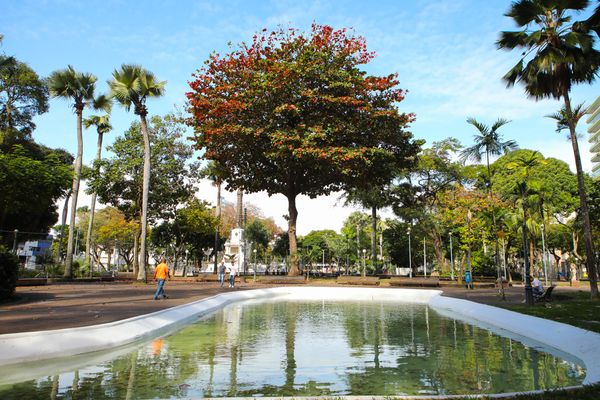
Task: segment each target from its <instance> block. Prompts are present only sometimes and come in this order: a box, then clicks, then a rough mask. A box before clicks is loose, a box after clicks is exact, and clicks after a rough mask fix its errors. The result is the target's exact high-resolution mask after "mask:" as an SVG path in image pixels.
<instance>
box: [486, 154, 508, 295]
mask: <svg viewBox="0 0 600 400" xmlns="http://www.w3.org/2000/svg"><path fill="white" fill-rule="evenodd" d="M485 159H486V162H487V171H488V182H489V190H488V199H490V200H491V199H492V197H493V192H492V170H491V168H490V152H489V151H486V152H485ZM492 229H493V230H494V244H495V247H494V251H495V253H494V262H495V263H496V275H497V276H496V279H497V282H498V288H499V290H500V295H501V296H502V300H504V299H506V297H505V295H504V283H503V282H502V273H501V271H500V257H499V255H500V246H499V244H498V228H497V225H496V210H495V209H494V206H493V205H492Z"/></svg>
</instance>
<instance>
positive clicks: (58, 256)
mask: <svg viewBox="0 0 600 400" xmlns="http://www.w3.org/2000/svg"><path fill="white" fill-rule="evenodd" d="M70 198H71V190H69V191H68V192H67V196H66V197H65V205H64V206H63V211H62V218H61V225H60V241H59V242H58V249H57V251H56V262H57V263H59V262H60V261H61V258H62V247H63V238H64V237H65V225H66V224H67V212H68V211H69V199H70Z"/></svg>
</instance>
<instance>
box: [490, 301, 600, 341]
mask: <svg viewBox="0 0 600 400" xmlns="http://www.w3.org/2000/svg"><path fill="white" fill-rule="evenodd" d="M553 298H554V301H552V302H550V303H537V304H536V305H535V306H533V307H530V306H527V305H526V304H506V305H502V304H498V306H499V307H504V308H507V309H509V310H512V311H517V312H520V313H523V314H528V315H533V316H535V317H540V318H546V319H551V320H553V321H558V322H563V323H565V324H569V325H573V326H577V327H579V328H583V329H587V330H590V331H594V332H598V333H600V301H598V300H591V299H590V294H589V292H584V291H579V292H573V293H564V292H562V293H558V294H555V295H554V296H553Z"/></svg>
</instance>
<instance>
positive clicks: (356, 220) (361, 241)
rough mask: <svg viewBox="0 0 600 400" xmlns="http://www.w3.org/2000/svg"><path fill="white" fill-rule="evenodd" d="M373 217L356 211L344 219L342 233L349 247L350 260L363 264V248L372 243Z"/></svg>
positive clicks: (352, 262)
mask: <svg viewBox="0 0 600 400" xmlns="http://www.w3.org/2000/svg"><path fill="white" fill-rule="evenodd" d="M370 229H371V217H370V216H369V215H368V214H365V213H361V212H360V211H354V212H353V213H351V214H350V215H349V216H348V218H346V219H345V220H344V223H343V225H342V230H341V232H342V235H343V236H344V239H345V242H346V246H347V248H348V261H349V262H350V263H351V264H356V265H357V266H358V265H362V257H363V255H362V250H363V249H366V248H368V247H369V245H370V240H369V238H370Z"/></svg>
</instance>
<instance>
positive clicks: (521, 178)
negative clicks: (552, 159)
mask: <svg viewBox="0 0 600 400" xmlns="http://www.w3.org/2000/svg"><path fill="white" fill-rule="evenodd" d="M543 163H544V159H543V157H542V156H541V154H540V153H539V152H537V151H533V152H527V153H522V154H520V155H519V156H518V157H516V158H515V160H514V161H512V162H510V163H509V164H508V166H507V167H508V168H510V169H515V170H517V172H518V178H517V180H516V181H515V182H514V185H515V186H514V190H513V193H514V195H515V196H516V197H515V199H518V200H517V201H519V202H520V203H521V207H522V210H523V219H522V226H521V230H522V237H523V263H524V265H525V302H526V303H527V304H528V305H533V289H532V287H531V274H530V262H531V261H532V260H529V259H528V257H527V252H528V251H529V244H528V238H529V235H528V228H527V221H528V218H529V216H528V211H529V207H528V201H529V199H528V197H529V195H531V194H532V193H533V192H534V191H535V187H536V183H534V182H532V179H531V172H532V170H533V168H535V167H537V166H538V165H541V164H543ZM515 202H516V201H515Z"/></svg>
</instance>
